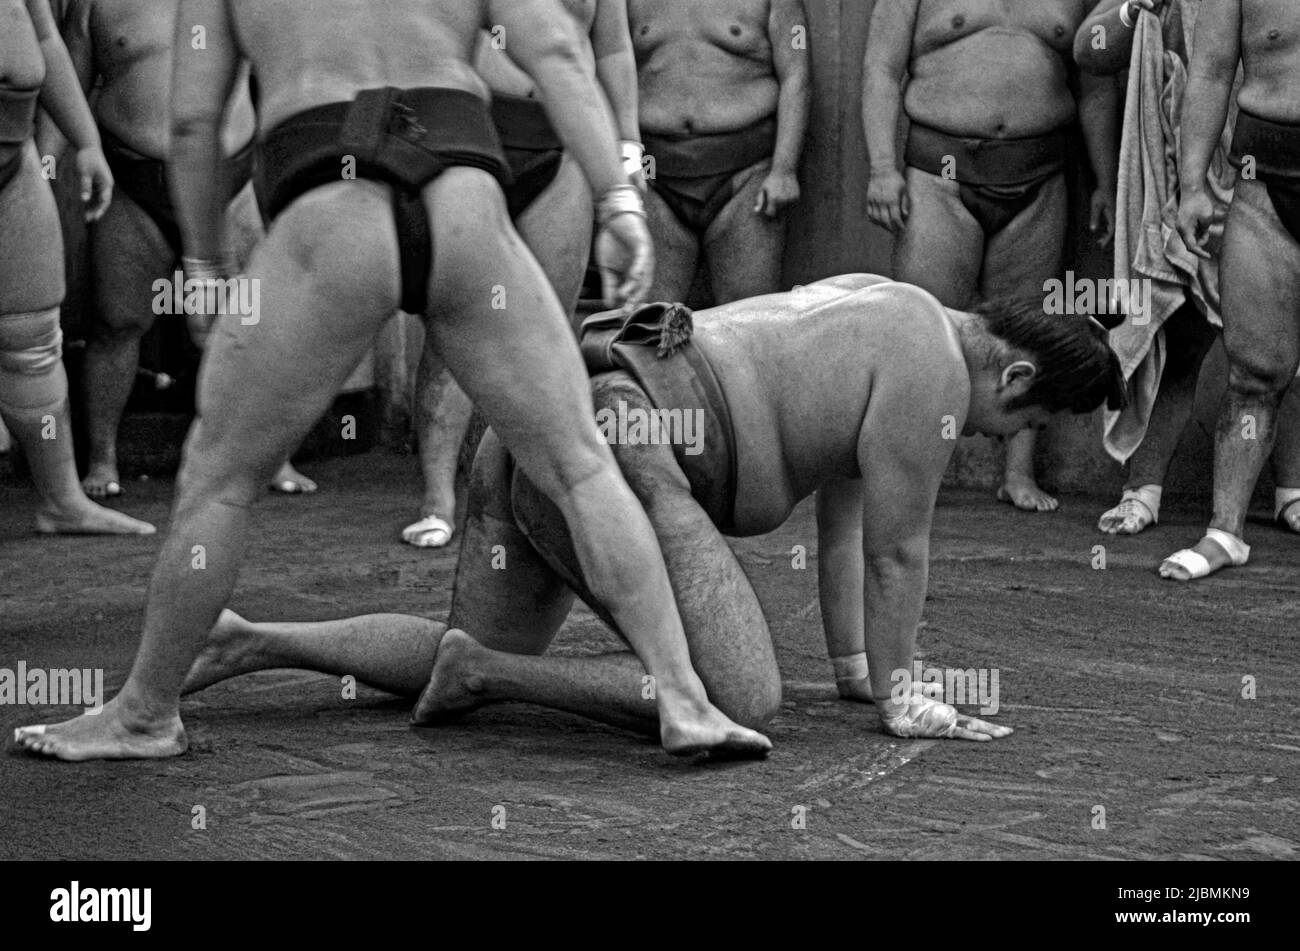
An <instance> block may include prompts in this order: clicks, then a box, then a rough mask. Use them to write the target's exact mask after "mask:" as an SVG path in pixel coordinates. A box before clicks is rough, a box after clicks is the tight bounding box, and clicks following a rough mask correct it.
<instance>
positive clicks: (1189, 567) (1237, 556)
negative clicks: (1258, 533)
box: [1165, 528, 1250, 581]
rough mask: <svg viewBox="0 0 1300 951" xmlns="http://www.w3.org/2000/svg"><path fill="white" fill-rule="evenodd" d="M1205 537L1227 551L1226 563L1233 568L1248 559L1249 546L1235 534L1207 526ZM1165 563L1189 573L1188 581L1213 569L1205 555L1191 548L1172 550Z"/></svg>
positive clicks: (1238, 566)
mask: <svg viewBox="0 0 1300 951" xmlns="http://www.w3.org/2000/svg"><path fill="white" fill-rule="evenodd" d="M1205 537H1206V538H1208V539H1209V540H1210V541H1212V542H1214V543H1215V544H1216V545H1218V546H1219V547H1220V548H1222V549H1223V550H1224V552H1226V553H1227V555H1228V564H1229V565H1231V566H1233V567H1234V568H1240V567H1241V566H1242V565H1244V564H1245V563H1246V562H1247V561H1248V560H1249V559H1250V546H1249V545H1247V544H1246V543H1245V542H1243V541H1242V540H1241V539H1240V538H1238V537H1237V536H1236V535H1230V534H1228V533H1227V532H1225V531H1221V530H1220V529H1217V528H1208V529H1206V530H1205ZM1165 563H1166V564H1172V565H1176V566H1178V567H1179V568H1182V569H1183V570H1184V571H1186V572H1187V574H1188V575H1189V577H1188V579H1187V580H1189V581H1194V580H1196V579H1197V578H1204V577H1206V576H1207V575H1209V574H1210V573H1211V572H1212V571H1213V570H1214V569H1212V568H1211V567H1210V562H1209V561H1208V560H1207V559H1206V557H1205V556H1204V555H1202V554H1201V553H1200V552H1199V551H1196V550H1195V549H1192V548H1184V549H1182V550H1181V551H1176V552H1174V553H1173V554H1172V555H1170V556H1169V557H1168V558H1166V559H1165Z"/></svg>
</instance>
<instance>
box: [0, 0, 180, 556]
mask: <svg viewBox="0 0 1300 951" xmlns="http://www.w3.org/2000/svg"><path fill="white" fill-rule="evenodd" d="M0 86H3V87H5V88H6V89H7V90H9V91H11V92H13V93H15V94H23V93H31V92H34V91H37V90H39V99H38V100H37V101H36V103H37V104H38V105H39V106H40V107H41V108H42V109H44V110H45V112H46V113H47V114H48V115H49V116H50V118H51V120H52V121H53V122H54V123H55V124H56V125H57V126H58V127H59V129H60V130H61V131H62V132H63V133H64V134H65V135H66V136H67V137H68V138H69V140H71V142H72V143H73V146H74V148H75V156H76V157H75V161H73V162H69V163H68V164H67V165H66V166H51V165H49V164H48V163H47V162H45V161H43V159H42V158H41V156H40V154H39V153H38V150H37V148H36V144H35V142H34V140H33V138H32V134H31V129H30V128H23V127H22V125H18V127H17V128H6V130H5V132H6V136H5V138H6V141H4V142H0V169H3V170H4V171H5V175H6V179H7V181H6V182H5V184H4V185H3V187H0V417H3V420H4V424H5V426H6V427H7V428H8V430H9V431H10V432H11V433H12V434H13V435H14V437H15V438H16V439H17V441H18V442H19V443H20V444H21V445H22V446H23V449H24V452H25V453H26V456H27V460H28V464H29V466H30V468H31V471H32V479H33V482H34V483H35V485H36V491H37V494H38V495H39V497H40V503H39V506H38V508H37V510H36V519H35V521H36V530H37V531H38V532H41V533H47V534H53V533H65V534H153V531H154V528H153V526H152V525H149V524H147V523H145V522H141V521H137V520H136V519H133V518H130V517H128V516H126V515H123V514H121V513H120V512H114V511H112V510H111V509H106V508H103V507H101V506H99V505H96V504H95V503H94V502H92V501H91V500H90V499H88V498H87V497H86V495H85V493H84V492H83V491H82V489H81V486H80V484H79V483H78V481H77V468H76V463H75V461H74V457H73V451H72V421H71V417H70V414H69V411H68V399H67V395H68V381H67V376H66V375H65V372H64V369H63V363H62V360H61V359H60V354H61V350H60V341H61V333H60V330H59V307H60V305H61V304H62V303H63V295H64V276H63V235H62V232H61V231H60V228H59V218H58V210H57V208H56V207H55V202H54V196H53V193H52V192H51V190H50V185H49V181H48V180H47V177H46V175H47V173H48V172H50V171H54V172H55V174H58V173H60V172H62V173H63V174H65V175H72V176H75V177H76V178H77V179H78V180H79V184H80V189H81V199H82V202H83V204H84V206H85V214H86V218H87V220H95V219H97V218H99V217H100V216H101V215H103V214H104V210H105V208H107V207H108V204H109V201H110V200H111V197H112V192H113V176H112V172H111V171H110V170H109V168H108V164H107V162H106V161H105V159H104V153H103V150H102V148H101V144H100V140H99V134H98V132H97V131H96V129H95V123H94V120H93V119H92V118H91V114H90V108H89V107H88V106H87V104H86V100H85V97H84V96H82V95H81V92H80V90H79V89H78V88H77V78H76V74H75V73H74V71H73V69H72V64H71V63H70V62H69V61H68V53H67V50H66V49H65V48H64V45H63V41H62V40H61V39H60V38H59V34H58V30H57V29H56V27H55V24H54V19H53V16H52V15H51V13H50V8H49V6H48V5H47V3H46V0H25V2H24V0H0ZM27 101H29V102H30V100H27ZM28 115H30V114H29V113H24V114H23V117H22V121H23V122H26V121H27V116H28Z"/></svg>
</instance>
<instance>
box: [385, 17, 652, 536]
mask: <svg viewBox="0 0 1300 951" xmlns="http://www.w3.org/2000/svg"><path fill="white" fill-rule="evenodd" d="M564 9H565V10H566V11H567V12H568V13H569V15H570V16H571V17H573V20H574V22H575V23H576V24H577V27H578V29H579V30H580V31H581V33H582V36H583V37H584V42H583V55H584V58H585V59H586V60H587V62H588V63H589V64H591V65H593V66H594V68H595V71H596V76H597V78H598V79H599V80H600V84H601V88H602V89H603V90H604V93H605V96H606V98H607V99H608V101H609V103H610V106H611V108H612V110H613V115H614V117H615V120H616V125H617V127H618V132H619V136H620V138H622V139H623V140H631V141H636V140H639V139H640V137H641V134H640V132H639V131H638V128H637V90H636V60H635V59H634V58H633V56H632V44H631V40H630V39H629V38H628V26H627V0H564ZM474 68H475V71H476V72H478V74H479V75H480V76H482V77H483V79H484V80H485V81H486V82H487V84H488V86H489V87H490V88H491V89H492V91H493V93H509V94H511V95H516V96H527V97H530V98H538V88H537V83H536V82H534V80H533V79H532V77H531V76H529V75H528V73H526V72H525V71H524V70H523V69H521V68H520V67H519V65H518V64H516V63H515V62H514V61H513V60H512V59H511V58H510V37H509V35H508V34H503V33H501V32H499V31H497V32H485V33H483V34H482V35H481V38H480V40H479V44H478V49H477V51H476V53H475V56H474ZM591 219H592V206H591V189H590V187H589V186H588V184H587V180H586V179H585V178H584V177H583V175H582V170H581V168H579V166H578V163H577V161H576V160H575V159H574V158H573V156H572V155H568V154H566V155H565V156H564V160H563V163H562V164H561V166H560V169H559V172H558V173H557V174H556V177H555V181H553V182H552V183H551V184H550V185H549V186H548V187H547V189H546V190H545V191H544V192H542V194H541V195H539V196H538V197H537V198H536V199H535V200H534V201H533V203H532V204H531V205H530V206H529V207H528V209H527V210H526V211H525V212H524V213H523V214H522V215H520V216H519V217H518V218H517V219H516V221H515V228H516V230H518V232H519V236H520V237H521V238H523V240H524V244H526V245H528V249H529V250H530V251H532V253H533V256H534V257H536V258H537V263H538V264H540V265H541V267H542V270H543V271H545V272H546V278H547V280H548V281H550V284H551V286H552V287H553V288H554V289H555V293H556V295H557V296H558V297H559V299H560V304H561V306H563V307H564V309H565V312H566V313H568V314H570V315H572V314H573V313H574V311H575V310H576V308H577V305H578V295H579V293H580V292H581V289H582V280H583V277H584V275H585V273H586V270H587V259H588V254H589V252H590V249H591V227H592V225H591ZM415 406H416V430H417V434H418V437H417V438H418V443H419V453H420V467H421V470H422V472H423V474H424V499H423V502H422V504H421V506H420V521H419V522H416V523H415V524H413V525H411V526H409V527H408V528H406V529H405V530H404V531H403V532H402V537H403V539H404V540H405V541H407V542H408V543H410V544H414V545H419V546H422V547H433V548H440V547H443V546H444V545H446V544H447V543H448V542H450V541H451V531H450V529H451V527H452V526H454V525H455V524H456V471H457V465H458V463H459V461H460V451H461V444H462V443H463V442H464V440H465V435H466V433H467V432H468V430H469V425H470V419H471V416H472V413H473V408H474V407H473V404H472V403H471V402H470V400H469V398H468V397H466V396H465V393H464V391H463V390H462V389H461V388H460V387H459V386H458V385H457V384H456V381H455V380H454V379H453V378H452V376H451V373H450V372H449V371H448V370H447V367H446V364H444V363H443V362H442V361H441V360H440V359H439V357H438V355H437V353H436V351H435V350H434V348H433V347H432V346H425V347H424V349H423V352H422V353H421V356H420V367H419V370H418V372H417V374H416V382H415ZM429 518H437V519H441V520H442V522H443V523H445V525H446V526H447V528H443V527H442V526H441V525H438V524H437V523H436V522H433V523H430V522H427V521H425V520H426V519H429Z"/></svg>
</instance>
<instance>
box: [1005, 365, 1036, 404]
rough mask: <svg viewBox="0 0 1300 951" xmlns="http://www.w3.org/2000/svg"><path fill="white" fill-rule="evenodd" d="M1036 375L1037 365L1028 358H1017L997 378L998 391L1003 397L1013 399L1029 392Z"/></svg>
mask: <svg viewBox="0 0 1300 951" xmlns="http://www.w3.org/2000/svg"><path fill="white" fill-rule="evenodd" d="M1037 377H1038V367H1036V366H1034V365H1033V364H1032V363H1030V362H1029V361H1028V360H1017V361H1016V362H1015V363H1012V364H1011V365H1010V366H1008V367H1007V368H1006V369H1005V370H1003V371H1002V376H1001V377H1000V378H999V379H998V392H999V394H1000V395H1002V396H1003V397H1006V398H1009V399H1015V398H1016V397H1019V396H1022V395H1024V394H1025V393H1027V392H1029V388H1030V387H1031V386H1033V385H1034V380H1035V379H1036V378H1037Z"/></svg>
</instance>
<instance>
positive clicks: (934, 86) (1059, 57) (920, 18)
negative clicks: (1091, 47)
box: [904, 0, 1091, 138]
mask: <svg viewBox="0 0 1300 951" xmlns="http://www.w3.org/2000/svg"><path fill="white" fill-rule="evenodd" d="M1090 6H1091V4H1090V3H1089V2H1088V0H1035V2H1033V3H1017V2H1011V0H921V2H920V4H919V7H918V11H917V19H916V27H915V30H914V33H913V37H912V47H911V52H910V57H909V59H910V65H909V72H910V75H911V80H910V82H909V84H908V87H907V93H906V97H905V100H904V104H905V106H906V109H907V114H908V116H910V117H911V118H912V119H913V120H915V121H918V122H922V123H924V124H926V125H929V126H932V127H933V128H937V129H940V130H942V131H944V132H947V133H949V134H952V135H963V136H977V137H981V138H1024V137H1027V136H1034V135H1041V134H1044V133H1046V132H1051V131H1053V130H1055V129H1058V128H1060V127H1061V126H1063V125H1065V124H1066V123H1068V122H1070V120H1071V119H1073V118H1074V111H1075V105H1074V97H1073V95H1072V94H1071V92H1070V88H1069V84H1068V72H1067V66H1068V61H1069V57H1070V55H1071V52H1070V51H1071V48H1072V44H1073V42H1074V34H1075V31H1076V30H1077V29H1078V27H1079V24H1080V23H1082V22H1083V18H1084V15H1085V14H1086V12H1087V10H1088V8H1089V7H1090Z"/></svg>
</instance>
